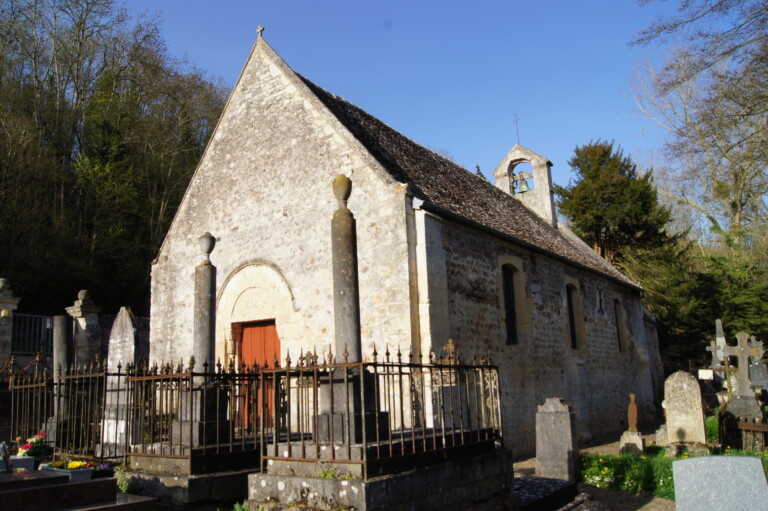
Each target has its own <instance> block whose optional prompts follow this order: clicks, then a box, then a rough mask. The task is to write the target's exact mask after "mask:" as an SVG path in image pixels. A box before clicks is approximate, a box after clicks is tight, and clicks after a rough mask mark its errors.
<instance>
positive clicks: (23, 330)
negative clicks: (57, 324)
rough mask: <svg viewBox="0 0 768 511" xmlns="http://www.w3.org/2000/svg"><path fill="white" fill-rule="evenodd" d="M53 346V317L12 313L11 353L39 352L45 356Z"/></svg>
mask: <svg viewBox="0 0 768 511" xmlns="http://www.w3.org/2000/svg"><path fill="white" fill-rule="evenodd" d="M52 347H53V319H52V318H51V317H50V316H40V315H37V314H20V313H14V315H13V331H12V333H11V353H13V354H15V355H35V354H38V353H39V354H41V355H42V356H43V358H45V357H46V356H47V355H48V354H50V353H51V349H52Z"/></svg>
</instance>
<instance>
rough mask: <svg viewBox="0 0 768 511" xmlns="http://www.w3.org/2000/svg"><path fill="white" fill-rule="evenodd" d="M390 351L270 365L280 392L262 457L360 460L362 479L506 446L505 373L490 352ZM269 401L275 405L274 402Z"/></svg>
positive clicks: (270, 411) (265, 424) (265, 425)
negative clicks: (461, 355) (420, 356)
mask: <svg viewBox="0 0 768 511" xmlns="http://www.w3.org/2000/svg"><path fill="white" fill-rule="evenodd" d="M403 358H404V357H403V355H402V354H401V353H400V352H399V351H398V352H397V354H396V355H394V356H392V355H391V354H390V353H389V351H388V350H387V352H386V353H385V356H384V359H383V360H381V361H379V360H378V354H377V353H376V352H375V351H374V353H373V361H372V362H362V363H348V362H339V361H337V360H335V359H334V358H333V357H330V356H329V357H328V359H327V360H323V361H322V362H321V363H318V359H317V355H316V354H309V355H304V354H302V355H301V356H300V358H299V360H298V363H297V364H296V365H295V366H292V365H291V362H292V361H291V359H290V356H287V357H286V366H285V367H277V368H273V369H267V370H265V371H264V374H265V375H268V376H267V377H265V378H263V379H262V385H264V384H265V383H266V384H267V385H272V386H273V388H274V389H275V393H274V396H273V397H272V399H274V405H273V406H271V407H267V409H265V410H264V412H265V413H266V414H267V415H268V416H269V419H268V420H267V421H262V423H261V428H262V430H261V439H262V440H261V442H262V444H263V445H265V446H267V452H266V454H265V455H264V456H263V463H264V465H265V466H266V464H267V463H268V462H269V461H270V460H271V461H293V462H299V463H318V462H321V463H340V464H344V465H347V466H349V465H358V466H359V468H358V469H356V470H353V472H354V474H353V475H354V476H356V477H362V478H364V479H367V478H368V477H369V476H372V475H375V474H382V473H389V472H393V471H400V470H408V469H412V468H416V466H418V465H420V464H422V463H423V462H424V459H425V458H427V459H438V458H439V459H445V458H447V457H450V456H464V455H466V454H467V453H472V454H479V453H481V452H483V451H484V450H485V451H491V450H493V449H494V448H495V447H496V446H497V445H498V444H500V443H501V440H502V436H501V416H500V403H499V393H498V370H497V368H496V367H495V366H492V365H491V364H490V362H489V361H488V360H486V359H485V358H484V359H482V360H480V361H477V360H473V362H472V363H471V364H462V363H461V361H460V360H459V359H458V358H457V357H455V356H454V355H452V354H451V355H449V356H448V357H446V358H444V359H437V358H436V357H435V356H434V354H431V355H430V357H429V363H427V364H423V363H421V362H420V361H414V359H413V356H412V355H409V356H408V361H403ZM268 404H269V402H268Z"/></svg>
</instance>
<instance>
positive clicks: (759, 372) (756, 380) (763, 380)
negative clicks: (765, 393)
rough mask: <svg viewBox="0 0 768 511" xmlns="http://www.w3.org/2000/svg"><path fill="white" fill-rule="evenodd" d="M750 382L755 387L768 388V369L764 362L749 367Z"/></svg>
mask: <svg viewBox="0 0 768 511" xmlns="http://www.w3.org/2000/svg"><path fill="white" fill-rule="evenodd" d="M749 381H750V383H751V384H752V386H753V387H760V388H763V389H765V388H768V369H766V367H765V364H763V363H762V362H756V363H754V364H750V365H749Z"/></svg>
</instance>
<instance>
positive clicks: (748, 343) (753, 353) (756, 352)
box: [721, 332, 763, 397]
mask: <svg viewBox="0 0 768 511" xmlns="http://www.w3.org/2000/svg"><path fill="white" fill-rule="evenodd" d="M736 339H737V340H738V341H739V342H738V344H737V345H736V346H725V347H724V348H723V349H722V350H721V351H722V352H723V355H725V356H726V357H728V356H735V357H737V358H738V360H739V367H738V368H737V370H736V383H737V388H736V393H735V394H736V395H737V396H744V397H754V393H753V392H752V390H751V389H750V387H749V359H750V358H754V359H756V360H760V359H761V358H762V357H763V343H762V342H760V341H756V340H755V337H754V336H750V335H749V334H748V333H746V332H739V333H738V334H736Z"/></svg>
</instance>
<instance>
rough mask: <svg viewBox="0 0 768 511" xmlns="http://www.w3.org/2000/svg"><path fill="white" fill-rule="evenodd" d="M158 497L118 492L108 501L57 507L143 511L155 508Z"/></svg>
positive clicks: (69, 510) (83, 510)
mask: <svg viewBox="0 0 768 511" xmlns="http://www.w3.org/2000/svg"><path fill="white" fill-rule="evenodd" d="M156 502H157V499H153V498H152V497H142V496H140V495H126V494H125V493H118V494H117V496H116V497H115V498H114V499H113V500H111V501H108V502H97V503H94V504H84V505H81V506H73V507H65V508H57V511H102V510H109V509H117V510H119V511H142V510H148V509H155V507H154V504H155V503H156Z"/></svg>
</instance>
